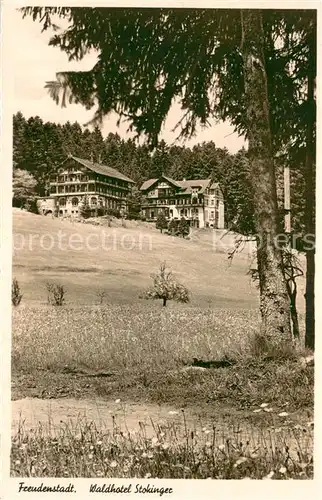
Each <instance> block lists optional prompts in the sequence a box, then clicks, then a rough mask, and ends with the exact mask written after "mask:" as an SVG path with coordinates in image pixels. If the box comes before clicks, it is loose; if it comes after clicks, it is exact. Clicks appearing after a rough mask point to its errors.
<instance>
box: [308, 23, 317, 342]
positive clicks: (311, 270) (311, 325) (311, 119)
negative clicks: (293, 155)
mask: <svg viewBox="0 0 322 500" xmlns="http://www.w3.org/2000/svg"><path fill="white" fill-rule="evenodd" d="M310 42H311V43H310V45H311V47H310V49H311V50H310V55H309V57H310V64H309V72H308V92H307V103H308V110H307V136H306V162H305V163H306V165H305V232H306V234H307V235H314V237H315V217H314V207H315V196H314V193H315V168H314V166H315V140H314V135H315V134H314V132H315V119H316V118H315V117H316V109H315V99H314V86H315V74H316V60H315V54H316V39H315V36H314V32H313V34H312V37H311V39H310ZM314 281H315V245H314V246H313V248H312V249H307V251H306V290H305V305H306V311H305V346H306V347H309V348H310V349H313V350H314V344H315V342H314V340H315V338H314V337H315V310H314V300H315V296H314Z"/></svg>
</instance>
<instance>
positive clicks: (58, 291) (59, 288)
mask: <svg viewBox="0 0 322 500" xmlns="http://www.w3.org/2000/svg"><path fill="white" fill-rule="evenodd" d="M46 287H47V292H48V293H47V301H48V304H50V305H51V306H62V305H64V303H65V295H66V290H65V288H64V286H63V285H59V284H57V283H54V284H53V283H47V285H46Z"/></svg>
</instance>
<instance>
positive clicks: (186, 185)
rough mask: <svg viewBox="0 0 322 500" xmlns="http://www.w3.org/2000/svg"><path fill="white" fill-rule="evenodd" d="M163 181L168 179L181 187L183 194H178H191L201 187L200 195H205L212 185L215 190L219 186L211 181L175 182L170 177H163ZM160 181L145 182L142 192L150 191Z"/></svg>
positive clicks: (150, 180)
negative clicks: (193, 189)
mask: <svg viewBox="0 0 322 500" xmlns="http://www.w3.org/2000/svg"><path fill="white" fill-rule="evenodd" d="M162 179H166V180H167V181H169V182H170V183H171V184H173V185H175V186H177V187H179V188H180V189H181V192H180V193H178V194H189V193H191V192H192V188H194V187H199V193H203V192H204V191H205V190H206V189H207V187H209V186H210V185H212V186H214V188H217V187H218V186H219V184H218V183H217V182H214V183H212V182H211V179H191V180H188V181H186V180H184V181H175V180H174V179H170V177H165V176H164V175H163V176H162ZM158 180H159V179H149V180H147V181H145V182H144V183H143V184H142V186H141V188H140V190H141V191H146V190H147V189H149V188H150V187H151V186H153V184H154V183H155V182H157V181H158Z"/></svg>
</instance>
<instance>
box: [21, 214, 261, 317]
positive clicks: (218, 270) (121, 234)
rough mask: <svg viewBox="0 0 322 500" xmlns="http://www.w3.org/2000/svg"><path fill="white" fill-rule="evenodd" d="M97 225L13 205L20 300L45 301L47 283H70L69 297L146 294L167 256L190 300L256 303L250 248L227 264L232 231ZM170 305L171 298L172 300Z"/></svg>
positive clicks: (87, 299) (72, 300)
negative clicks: (185, 233)
mask: <svg viewBox="0 0 322 500" xmlns="http://www.w3.org/2000/svg"><path fill="white" fill-rule="evenodd" d="M126 225H127V227H125V228H124V227H110V228H109V227H98V226H93V225H89V224H82V223H77V222H74V223H72V222H69V221H62V220H58V219H52V218H49V217H43V216H40V215H35V214H31V213H28V212H24V211H21V210H18V209H14V211H13V231H14V236H13V238H14V239H13V241H14V249H13V275H14V276H15V277H16V278H17V279H18V281H19V283H20V285H21V288H22V291H23V295H24V296H23V301H22V306H23V305H28V304H30V305H31V304H33V305H37V304H39V305H40V304H42V303H46V300H47V295H46V283H47V282H58V283H60V284H63V285H65V287H66V289H67V297H66V300H67V303H69V304H85V303H86V304H98V303H99V301H100V299H99V297H98V295H97V294H98V292H99V291H100V290H106V297H105V299H104V301H105V303H108V304H122V303H123V304H126V303H132V304H133V302H141V300H140V299H139V294H140V292H141V291H142V290H143V289H144V288H145V287H147V286H148V285H149V284H150V282H151V279H150V275H151V273H153V272H156V271H157V269H158V267H159V265H160V263H161V262H162V261H166V262H167V265H168V267H169V268H171V269H172V271H173V272H174V273H175V274H176V276H177V277H178V279H179V280H180V281H181V282H182V283H184V284H185V285H186V286H187V287H188V288H189V290H190V291H191V299H192V300H191V305H192V306H199V307H220V308H225V309H227V308H243V309H244V308H254V307H256V306H257V303H258V299H257V297H258V292H257V290H256V287H255V286H254V284H253V283H251V280H250V277H249V276H247V270H248V268H249V265H250V260H251V251H250V250H249V249H245V250H244V251H243V252H242V253H241V254H239V255H237V256H236V257H235V258H234V260H233V263H232V264H231V265H229V262H228V258H227V253H226V252H227V248H228V247H230V248H231V246H232V244H233V237H232V236H228V237H225V238H223V239H221V236H222V233H219V232H216V231H206V230H200V231H198V232H195V233H194V234H193V235H192V238H191V240H184V239H181V238H175V237H170V236H168V235H164V234H160V232H159V231H157V230H156V229H155V228H154V227H153V225H147V224H142V225H138V224H137V223H131V222H129V221H126ZM170 307H171V305H170Z"/></svg>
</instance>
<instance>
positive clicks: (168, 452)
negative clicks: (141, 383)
mask: <svg viewBox="0 0 322 500" xmlns="http://www.w3.org/2000/svg"><path fill="white" fill-rule="evenodd" d="M182 418H183V421H184V422H183V426H182V428H183V431H182V430H180V429H179V428H177V427H176V426H175V425H174V424H171V423H168V424H166V425H158V424H155V423H153V422H152V425H153V430H154V435H153V436H152V437H150V436H149V437H148V436H147V433H146V429H145V426H144V425H143V424H140V430H139V431H138V432H134V431H127V432H122V431H121V429H120V428H119V427H118V425H117V424H116V422H115V420H114V425H113V428H112V430H110V431H102V430H99V429H98V428H97V427H96V426H95V425H94V424H93V423H92V422H88V421H79V422H77V423H76V424H72V423H67V424H64V425H61V426H60V427H59V428H58V429H53V428H51V427H50V426H49V427H44V426H41V425H39V426H38V428H36V429H35V430H34V431H31V430H30V431H29V432H27V431H26V430H25V429H24V425H23V423H21V425H20V427H19V428H18V431H17V433H16V434H15V435H14V437H13V441H12V451H11V475H12V476H16V477H29V476H32V477H97V478H100V477H101V478H109V477H123V478H133V477H134V478H151V479H155V478H187V479H206V478H212V479H246V478H249V479H291V478H292V479H310V478H312V477H313V433H312V429H311V428H310V426H309V427H305V426H304V427H303V426H299V425H297V426H294V427H293V428H291V429H281V428H276V429H271V430H266V431H260V433H259V432H258V429H256V430H254V434H252V432H250V434H249V435H246V436H245V435H243V434H241V433H240V430H239V429H238V428H232V429H231V430H230V432H229V433H228V436H229V437H226V436H224V435H222V434H221V432H220V431H218V430H216V428H215V427H204V428H202V429H200V430H194V431H191V430H190V429H189V428H188V426H187V424H186V420H185V415H184V412H183V417H182ZM182 428H181V429H182Z"/></svg>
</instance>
